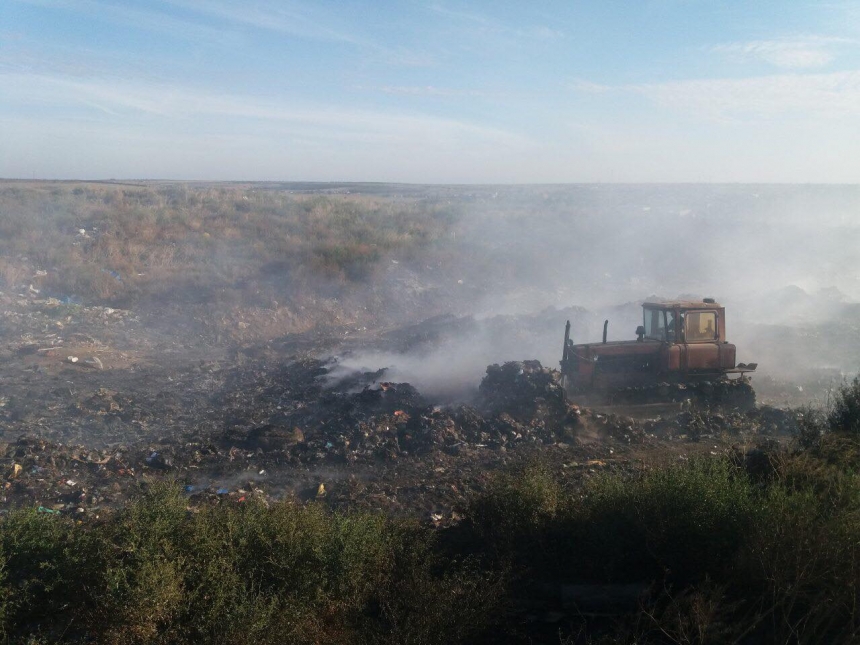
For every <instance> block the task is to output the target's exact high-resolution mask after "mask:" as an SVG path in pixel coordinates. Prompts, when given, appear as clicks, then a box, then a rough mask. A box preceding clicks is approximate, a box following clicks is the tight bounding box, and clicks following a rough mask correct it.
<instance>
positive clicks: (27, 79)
mask: <svg viewBox="0 0 860 645" xmlns="http://www.w3.org/2000/svg"><path fill="white" fill-rule="evenodd" d="M858 153H860V2H838V1H837V2H826V1H822V2H791V1H782V2H765V1H758V2H755V3H751V2H745V1H736V2H718V1H710V0H651V1H649V0H645V1H641V2H613V1H607V0H603V1H597V0H595V1H594V2H574V1H568V2H528V3H526V2H498V1H497V2H470V3H453V2H433V1H429V2H409V1H404V2H396V3H395V2H304V1H298V2H290V1H287V2H275V1H271V0H247V1H246V2H229V1H227V0H212V1H203V0H147V1H139V2H132V1H127V2H118V1H112V0H3V1H2V2H0V177H33V176H35V177H37V178H169V179H236V180H318V181H398V182H417V183H431V182H432V183H449V182H450V183H533V182H593V181H600V182H675V181H684V182H699V181H705V182H723V181H728V182H837V183H842V182H850V183H854V182H857V181H858V180H860V154H858Z"/></svg>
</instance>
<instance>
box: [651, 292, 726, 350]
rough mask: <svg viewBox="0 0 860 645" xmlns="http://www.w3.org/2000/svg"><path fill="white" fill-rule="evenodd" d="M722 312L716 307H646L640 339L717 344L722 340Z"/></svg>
mask: <svg viewBox="0 0 860 645" xmlns="http://www.w3.org/2000/svg"><path fill="white" fill-rule="evenodd" d="M724 311H725V310H724V309H723V308H722V307H720V306H719V305H718V304H716V303H704V302H701V303H698V302H697V303H692V302H690V303H687V302H672V303H661V304H645V305H643V315H644V320H643V322H644V325H643V327H642V328H640V331H641V332H642V333H640V334H639V337H640V339H643V340H644V339H647V340H656V341H660V342H665V343H683V344H686V343H718V342H719V341H720V339H721V338H723V337H724V336H725V317H724V315H723V312H724Z"/></svg>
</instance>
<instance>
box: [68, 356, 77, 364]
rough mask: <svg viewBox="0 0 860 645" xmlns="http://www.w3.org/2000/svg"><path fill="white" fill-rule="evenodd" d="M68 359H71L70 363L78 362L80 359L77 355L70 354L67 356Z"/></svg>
mask: <svg viewBox="0 0 860 645" xmlns="http://www.w3.org/2000/svg"><path fill="white" fill-rule="evenodd" d="M66 360H67V361H69V362H70V363H77V362H78V360H80V359H79V358H78V357H77V356H69V357H67V358H66Z"/></svg>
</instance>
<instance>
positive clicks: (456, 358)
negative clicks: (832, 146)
mask: <svg viewBox="0 0 860 645" xmlns="http://www.w3.org/2000/svg"><path fill="white" fill-rule="evenodd" d="M449 197H450V199H452V201H453V202H454V203H455V204H459V205H460V208H461V214H460V218H459V219H458V222H457V225H456V230H455V235H454V236H453V237H452V239H451V241H450V244H449V248H448V249H447V252H446V254H445V255H444V259H445V262H444V266H439V265H438V264H436V265H433V266H432V267H431V269H432V270H428V269H427V267H428V258H427V257H425V256H422V257H420V258H415V259H413V260H412V261H405V262H402V263H400V264H398V265H396V266H395V267H394V268H393V270H392V271H390V272H389V280H392V281H393V282H392V284H396V283H397V279H398V278H397V276H398V275H402V274H403V272H405V271H412V273H411V274H410V278H409V279H410V280H413V281H415V280H418V281H419V282H421V283H422V284H423V285H424V288H425V290H426V291H425V293H430V294H433V297H434V298H435V299H436V302H437V303H439V305H440V307H443V308H442V309H441V310H440V309H437V310H436V311H435V312H434V313H448V312H450V313H455V314H457V315H460V316H467V317H470V320H471V321H472V322H473V324H472V325H471V326H469V327H467V328H464V327H463V326H462V325H460V326H459V327H458V328H456V329H454V328H452V329H451V330H449V332H448V333H439V334H437V335H436V336H435V337H434V339H433V342H423V343H414V344H411V345H408V346H395V348H394V349H384V348H383V349H381V350H374V351H371V352H366V353H360V354H356V355H353V356H350V357H349V358H348V359H345V360H344V361H343V363H342V367H343V368H344V369H352V368H354V369H376V368H378V367H387V368H388V372H387V374H386V379H389V380H402V381H408V382H411V383H413V384H414V385H416V387H418V388H419V389H420V390H422V391H425V392H427V393H428V394H431V395H435V396H439V397H443V398H448V399H451V398H457V397H458V396H462V393H468V392H470V391H472V390H474V388H475V387H476V386H477V384H478V382H479V381H480V377H481V375H482V374H483V372H484V370H485V367H486V365H487V364H491V363H498V362H503V361H506V360H522V359H525V358H537V359H539V360H541V362H543V363H544V364H547V365H550V366H555V365H556V364H557V361H558V360H559V358H560V354H561V344H562V335H563V329H564V321H565V320H566V319H567V318H568V317H572V318H573V319H574V320H573V323H574V328H573V337H574V340H575V342H594V341H598V340H599V339H600V336H601V331H602V324H603V320H605V319H608V320H609V321H610V324H609V339H610V340H622V339H632V338H634V330H635V328H636V326H637V325H638V324H641V302H642V301H643V300H646V299H650V298H665V299H672V298H679V297H683V298H689V299H700V298H702V297H706V296H707V297H715V298H716V299H717V300H718V301H719V302H720V303H721V304H723V305H725V306H726V308H727V314H726V315H727V336H728V338H727V340H729V341H730V342H734V343H735V344H737V345H738V360H739V361H741V362H753V361H754V362H758V363H759V365H760V368H759V369H760V373H761V374H764V375H765V376H767V377H768V378H770V379H776V380H779V381H785V382H789V383H794V384H799V383H811V382H822V374H825V375H826V378H824V379H823V380H824V381H827V382H832V380H833V377H834V375H839V376H840V377H841V375H843V374H849V373H853V372H856V371H857V369H858V365H860V352H858V350H857V349H855V345H856V343H855V342H854V338H855V334H856V331H857V330H856V328H855V327H856V323H855V324H851V321H852V320H857V318H856V317H854V318H852V317H851V316H852V315H854V316H856V314H857V313H858V311H860V310H858V309H856V308H854V309H852V308H851V307H852V305H853V303H856V302H857V301H858V300H860V256H858V255H857V254H856V252H855V250H854V249H856V248H860V222H858V221H857V220H856V216H855V214H856V212H858V206H860V190H858V187H856V186H754V185H732V186H724V185H701V186H695V185H656V186H600V185H594V186H546V187H541V186H535V187H508V188H499V187H494V188H492V189H490V188H487V189H481V188H478V187H472V188H464V189H463V190H462V192H461V193H459V194H457V193H454V194H453V195H450V194H449ZM430 257H433V256H430ZM433 259H434V260H435V259H438V257H435V258H433ZM431 308H432V305H431ZM574 308H575V309H574ZM422 310H424V309H422V307H421V306H416V307H415V308H414V309H413V313H415V314H418V313H420V312H421V311H422ZM437 331H438V330H437ZM394 345H396V344H394Z"/></svg>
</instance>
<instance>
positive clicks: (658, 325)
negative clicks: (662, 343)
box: [645, 309, 666, 340]
mask: <svg viewBox="0 0 860 645" xmlns="http://www.w3.org/2000/svg"><path fill="white" fill-rule="evenodd" d="M665 313H666V312H665V311H663V310H662V309H646V310H645V338H650V339H652V340H666V317H665Z"/></svg>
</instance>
